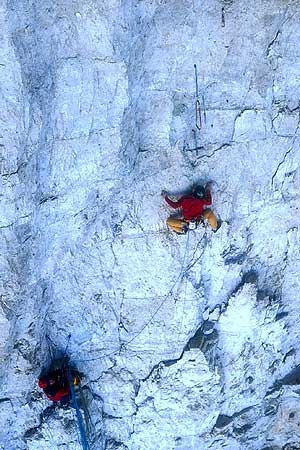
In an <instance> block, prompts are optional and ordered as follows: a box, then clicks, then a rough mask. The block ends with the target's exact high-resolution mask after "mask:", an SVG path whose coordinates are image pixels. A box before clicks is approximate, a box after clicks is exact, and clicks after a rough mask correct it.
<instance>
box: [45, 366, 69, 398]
mask: <svg viewBox="0 0 300 450" xmlns="http://www.w3.org/2000/svg"><path fill="white" fill-rule="evenodd" d="M50 379H52V382H50ZM39 387H40V388H42V389H43V390H44V393H45V394H46V396H47V397H48V398H49V400H52V401H53V402H59V401H60V400H62V399H63V398H64V397H67V396H69V395H70V386H69V382H68V379H67V376H66V375H65V374H61V373H60V371H58V370H57V371H53V372H51V373H50V376H49V375H48V376H45V377H42V378H40V379H39Z"/></svg>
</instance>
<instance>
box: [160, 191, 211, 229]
mask: <svg viewBox="0 0 300 450" xmlns="http://www.w3.org/2000/svg"><path fill="white" fill-rule="evenodd" d="M162 195H163V197H164V199H165V201H166V202H167V203H168V205H169V206H171V208H173V209H179V208H180V209H181V216H180V217H169V218H168V219H167V225H168V226H169V227H170V228H171V229H172V230H173V231H175V232H176V233H179V234H185V233H186V232H187V230H188V229H189V227H191V223H194V224H197V223H199V222H203V221H207V222H208V223H209V225H210V226H211V228H212V229H213V230H214V231H216V230H217V229H218V222H217V218H216V216H215V215H214V213H213V212H212V211H211V209H209V208H208V206H211V204H212V198H211V192H210V186H209V184H207V185H206V186H205V188H204V187H203V186H196V187H195V188H194V189H193V190H192V193H191V194H188V195H183V196H182V197H180V198H179V199H178V200H175V201H174V200H171V199H170V198H169V197H168V195H167V193H166V192H165V191H162Z"/></svg>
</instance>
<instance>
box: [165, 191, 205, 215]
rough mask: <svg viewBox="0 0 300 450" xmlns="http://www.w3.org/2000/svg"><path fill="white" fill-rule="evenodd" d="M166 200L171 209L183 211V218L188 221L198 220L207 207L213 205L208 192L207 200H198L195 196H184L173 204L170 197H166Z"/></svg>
mask: <svg viewBox="0 0 300 450" xmlns="http://www.w3.org/2000/svg"><path fill="white" fill-rule="evenodd" d="M165 200H166V202H167V203H168V205H169V206H171V208H174V209H177V208H181V209H182V215H183V218H184V219H186V220H195V219H198V218H199V217H200V216H201V214H202V213H203V210H204V207H205V206H210V205H211V193H210V191H209V190H207V191H206V198H201V199H200V198H196V197H194V196H193V194H188V195H184V196H183V197H181V198H179V199H178V200H177V201H175V202H173V201H172V200H170V199H169V197H168V196H165Z"/></svg>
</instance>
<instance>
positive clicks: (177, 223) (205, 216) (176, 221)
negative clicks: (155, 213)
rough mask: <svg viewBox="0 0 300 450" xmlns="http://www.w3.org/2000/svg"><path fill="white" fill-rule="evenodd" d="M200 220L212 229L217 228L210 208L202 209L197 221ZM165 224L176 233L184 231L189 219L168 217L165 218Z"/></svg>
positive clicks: (215, 219)
mask: <svg viewBox="0 0 300 450" xmlns="http://www.w3.org/2000/svg"><path fill="white" fill-rule="evenodd" d="M202 221H206V222H207V223H208V224H209V226H210V227H211V228H212V229H213V230H214V231H215V230H217V228H218V221H217V218H216V216H215V215H214V213H213V212H212V210H211V209H209V208H207V209H205V210H204V211H203V213H202V216H201V218H200V219H199V220H198V223H200V222H202ZM167 225H168V227H170V228H171V230H173V231H175V232H176V233H185V232H186V229H187V228H188V226H189V221H188V220H184V219H180V218H177V217H169V218H168V219H167Z"/></svg>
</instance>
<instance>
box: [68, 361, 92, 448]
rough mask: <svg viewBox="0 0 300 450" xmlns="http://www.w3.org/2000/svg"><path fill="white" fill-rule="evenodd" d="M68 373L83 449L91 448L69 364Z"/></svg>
mask: <svg viewBox="0 0 300 450" xmlns="http://www.w3.org/2000/svg"><path fill="white" fill-rule="evenodd" d="M67 374H68V381H69V385H70V391H71V398H72V403H73V406H74V408H75V410H76V416H77V422H78V428H79V432H80V438H81V445H82V448H83V450H90V446H89V444H88V441H87V436H86V432H85V429H84V424H83V418H82V414H81V412H80V408H79V405H78V401H77V398H76V394H75V389H74V384H73V377H72V374H71V369H70V367H69V366H68V367H67Z"/></svg>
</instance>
